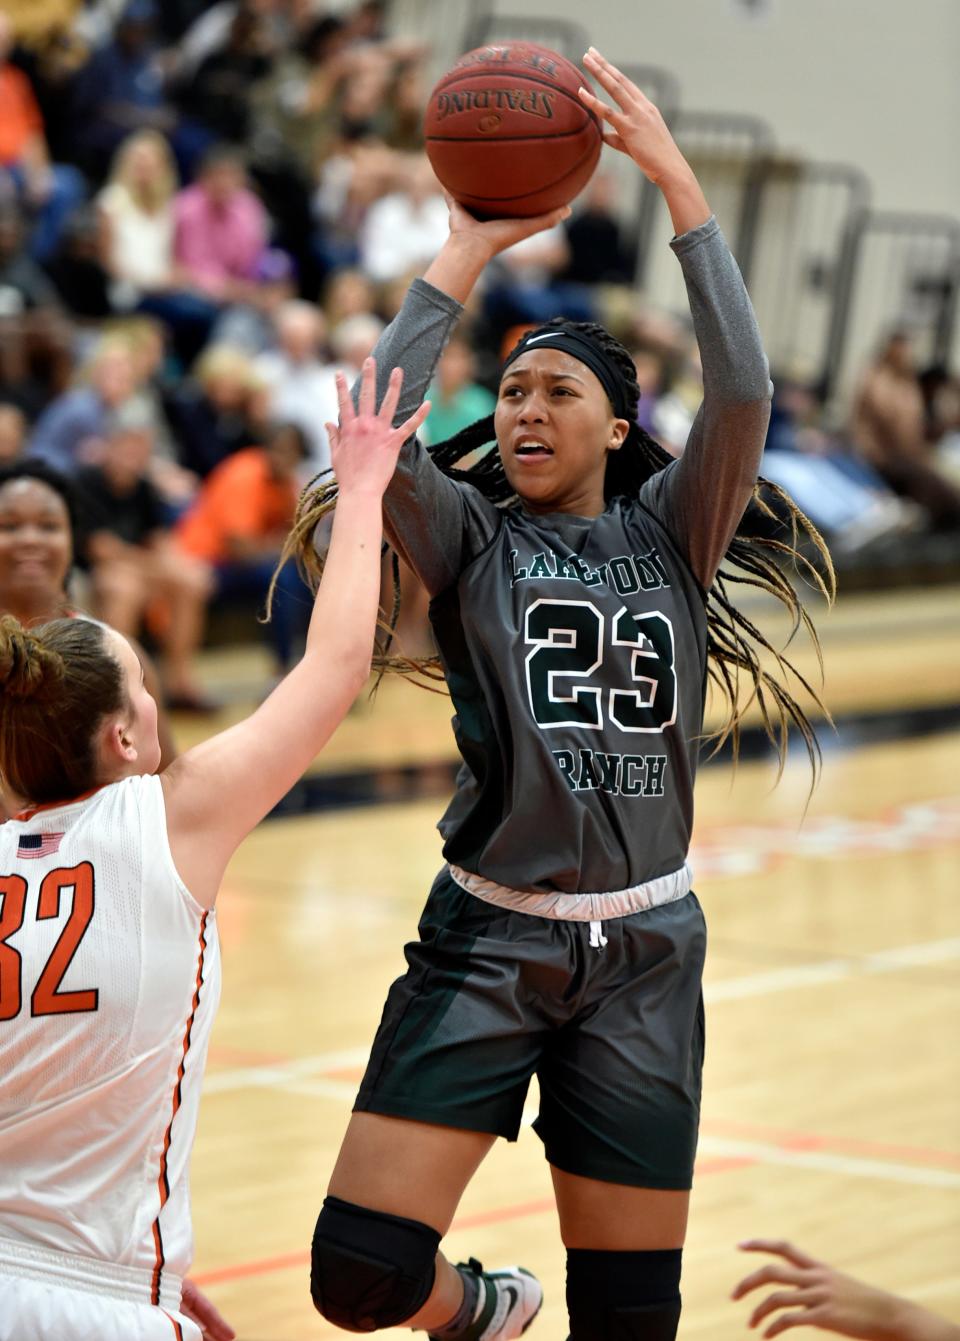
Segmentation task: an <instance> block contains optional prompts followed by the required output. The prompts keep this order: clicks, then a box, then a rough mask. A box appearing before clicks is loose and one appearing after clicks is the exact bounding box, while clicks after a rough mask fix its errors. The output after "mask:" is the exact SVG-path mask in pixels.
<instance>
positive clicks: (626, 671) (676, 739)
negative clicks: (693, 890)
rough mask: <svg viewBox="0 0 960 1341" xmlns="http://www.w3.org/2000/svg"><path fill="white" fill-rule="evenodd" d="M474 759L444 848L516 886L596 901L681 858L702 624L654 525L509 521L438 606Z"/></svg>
mask: <svg viewBox="0 0 960 1341" xmlns="http://www.w3.org/2000/svg"><path fill="white" fill-rule="evenodd" d="M430 611H431V620H432V623H433V628H434V633H435V636H436V639H437V642H438V645H439V648H440V651H441V656H442V658H443V662H444V667H445V670H446V674H447V682H448V685H449V687H450V692H451V696H452V698H453V702H454V706H455V708H456V714H457V715H456V717H455V718H454V730H455V732H456V736H457V742H458V745H459V747H460V751H461V753H462V755H463V758H464V762H465V769H464V770H463V774H462V776H461V778H460V785H459V787H458V789H457V794H456V796H455V797H454V799H453V801H452V802H451V804H450V807H449V808H448V810H447V812H446V814H445V816H444V817H443V820H442V821H441V824H440V831H441V833H442V834H443V836H444V839H445V840H446V841H445V846H444V856H445V857H446V858H447V859H448V860H449V861H451V862H453V863H455V864H457V865H459V866H463V867H465V868H466V869H467V870H470V871H475V872H477V873H478V874H481V875H483V876H485V877H486V878H487V879H489V880H494V881H497V882H498V883H500V884H504V885H508V886H511V887H513V888H515V889H536V890H561V891H564V892H570V893H586V892H590V893H595V892H606V891H609V890H618V889H624V888H627V887H628V886H631V885H636V884H640V883H643V882H644V881H647V880H650V879H653V878H654V877H656V876H659V875H665V874H667V873H669V872H672V871H676V870H678V869H679V868H680V867H682V866H683V863H684V860H685V858H686V855H687V848H688V846H689V841H690V830H691V825H692V818H693V778H694V772H695V769H696V759H697V751H698V737H699V735H700V731H701V726H702V719H703V692H704V683H705V667H706V618H705V613H704V606H703V599H702V596H701V595H700V593H699V590H698V588H697V584H696V582H695V581H694V579H693V577H692V575H691V573H690V571H689V569H688V567H687V565H686V563H685V562H684V560H683V559H682V558H681V557H680V555H679V553H678V552H677V550H676V548H675V547H674V544H673V542H672V541H671V539H670V537H669V535H668V534H667V532H666V531H665V530H664V528H663V527H662V526H661V525H660V523H659V522H658V521H657V520H656V519H655V518H654V517H653V516H652V515H651V514H650V513H649V512H647V511H646V510H645V508H644V507H643V506H642V505H640V504H636V503H631V502H629V501H628V500H625V499H616V500H614V501H613V502H612V503H611V504H610V506H608V508H607V509H606V511H605V512H604V513H603V514H602V515H601V516H599V517H597V518H595V519H593V520H591V519H588V518H581V517H571V516H564V515H553V516H549V517H534V516H530V515H528V514H527V513H525V512H523V511H521V510H520V509H519V508H514V509H510V510H509V511H507V512H505V513H503V514H502V520H501V524H500V526H499V527H498V528H497V530H496V532H495V534H494V536H493V538H492V540H491V541H490V543H489V545H488V546H487V548H486V549H485V550H483V551H482V553H480V555H479V556H478V557H476V558H475V559H474V560H473V561H472V562H471V563H469V564H468V565H467V567H466V568H465V569H464V571H463V572H462V574H461V575H460V578H459V580H458V581H457V582H456V583H455V584H454V585H453V586H451V587H450V588H449V589H448V590H447V591H445V592H443V593H441V594H440V595H439V596H437V597H436V598H435V599H434V600H433V602H432V603H431V607H430Z"/></svg>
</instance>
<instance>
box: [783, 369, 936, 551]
mask: <svg viewBox="0 0 960 1341" xmlns="http://www.w3.org/2000/svg"><path fill="white" fill-rule="evenodd" d="M773 381H774V388H775V389H774V397H773V405H772V407H771V415H770V426H769V428H768V431H767V441H766V445H765V447H764V453H763V464H762V467H761V470H762V474H763V475H764V476H765V478H767V479H769V480H772V481H773V482H774V484H779V485H780V486H781V488H783V489H786V490H787V492H788V493H789V494H790V495H791V496H792V497H793V498H794V499H795V500H796V501H797V503H798V505H799V506H800V507H801V508H803V509H804V510H805V511H806V513H807V516H808V517H809V518H810V519H811V521H813V522H814V524H815V525H816V526H817V527H818V528H819V529H820V530H821V531H823V532H824V534H825V535H826V536H827V539H828V540H829V542H830V545H831V548H832V549H833V551H834V553H835V554H841V553H844V552H845V553H852V552H854V551H856V550H859V549H861V548H863V547H864V546H865V545H867V544H869V543H871V542H873V541H875V540H878V539H881V538H883V537H885V536H888V535H891V534H894V533H897V532H900V531H905V530H908V529H910V526H911V524H912V523H913V520H914V519H913V517H912V514H911V510H910V509H909V507H908V506H907V505H905V504H904V503H902V502H901V500H900V499H899V498H897V496H896V495H895V494H893V493H892V492H891V491H890V490H889V489H888V488H887V486H886V484H885V483H884V481H883V480H882V479H881V478H880V476H879V475H877V474H876V473H875V472H874V471H873V470H871V469H870V467H869V466H867V465H866V463H865V462H860V461H857V460H855V459H852V458H851V457H849V455H848V454H847V453H845V452H844V451H843V450H842V447H841V445H840V444H839V443H838V442H836V441H835V440H834V439H833V438H832V437H831V436H830V435H828V434H827V433H825V432H824V431H823V429H822V428H821V427H820V424H819V419H820V411H819V406H818V405H817V403H816V400H815V397H814V396H813V394H812V392H811V391H810V390H809V388H807V387H805V386H804V385H802V384H801V383H799V382H797V381H795V380H791V379H789V378H785V377H777V376H775V377H774V379H773Z"/></svg>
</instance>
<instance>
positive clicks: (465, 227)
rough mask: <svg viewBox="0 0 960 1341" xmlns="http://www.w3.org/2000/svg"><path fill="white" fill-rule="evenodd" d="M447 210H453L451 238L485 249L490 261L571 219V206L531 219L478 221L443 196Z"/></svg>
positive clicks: (447, 197)
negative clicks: (529, 238) (525, 239)
mask: <svg viewBox="0 0 960 1341" xmlns="http://www.w3.org/2000/svg"><path fill="white" fill-rule="evenodd" d="M444 195H445V196H446V201H447V207H448V209H449V210H450V236H451V238H454V239H459V240H462V241H468V242H470V243H472V244H475V245H477V246H478V247H481V248H483V249H485V250H486V251H487V253H488V257H487V259H490V258H492V257H494V256H497V255H498V254H499V253H500V252H502V251H506V249H507V247H512V246H513V245H514V243H515V242H522V241H523V239H524V238H527V237H532V236H533V235H534V233H542V232H543V231H544V230H545V229H547V228H555V227H556V225H557V224H558V223H562V222H563V220H564V219H569V217H570V206H569V205H561V206H560V207H559V208H558V209H555V210H551V211H550V212H549V214H536V215H533V216H532V217H531V218H529V219H475V218H474V217H473V215H472V214H471V213H470V212H469V210H466V209H464V207H463V206H462V205H461V204H459V203H458V202H457V201H456V200H454V198H453V196H451V195H450V194H449V193H447V192H444Z"/></svg>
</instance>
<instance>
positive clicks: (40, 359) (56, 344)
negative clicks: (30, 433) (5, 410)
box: [0, 203, 71, 413]
mask: <svg viewBox="0 0 960 1341" xmlns="http://www.w3.org/2000/svg"><path fill="white" fill-rule="evenodd" d="M70 359H71V355H70V348H69V332H68V329H67V327H66V324H65V322H64V320H63V316H62V313H61V310H60V303H59V300H58V297H57V292H56V289H55V288H54V287H53V285H52V284H51V283H50V280H49V279H48V277H47V276H46V274H45V273H44V272H43V270H41V269H40V267H39V265H38V264H37V262H36V261H34V260H33V259H32V258H31V257H30V256H29V255H27V253H26V251H25V249H24V239H23V227H22V220H21V216H20V212H19V210H18V208H17V207H16V206H15V205H13V204H9V203H8V204H6V205H0V393H2V394H3V395H4V396H5V397H6V398H8V399H11V400H15V401H17V403H18V404H19V405H21V407H22V408H24V409H27V410H29V411H30V412H31V413H33V412H35V411H37V410H39V409H40V408H41V407H42V405H43V404H44V403H45V401H46V400H47V399H49V396H50V393H51V391H59V390H60V389H61V388H62V387H63V385H64V384H65V382H66V380H67V378H68V377H69V368H70Z"/></svg>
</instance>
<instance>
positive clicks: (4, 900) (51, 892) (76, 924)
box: [0, 861, 99, 1021]
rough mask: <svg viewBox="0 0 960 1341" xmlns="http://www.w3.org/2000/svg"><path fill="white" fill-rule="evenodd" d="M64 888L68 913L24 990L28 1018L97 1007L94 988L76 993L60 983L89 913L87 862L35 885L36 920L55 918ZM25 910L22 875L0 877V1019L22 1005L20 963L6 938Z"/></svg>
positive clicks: (90, 869) (53, 873)
mask: <svg viewBox="0 0 960 1341" xmlns="http://www.w3.org/2000/svg"><path fill="white" fill-rule="evenodd" d="M68 891H69V892H71V893H72V903H71V906H70V914H69V916H68V918H67V920H66V923H65V924H64V927H63V930H62V931H61V933H60V935H59V937H58V938H57V943H56V945H55V946H54V947H53V950H52V951H51V952H50V955H49V958H48V959H47V962H46V964H45V965H44V967H43V971H42V972H41V974H40V977H39V978H38V979H37V983H36V986H35V987H34V989H33V992H32V993H31V994H30V1014H31V1015H32V1016H34V1017H36V1016H38V1015H76V1014H78V1013H80V1012H84V1011H90V1010H96V1009H97V1003H98V996H99V993H98V991H97V989H96V988H95V987H93V988H87V989H86V990H84V991H78V992H65V991H62V990H61V987H60V984H61V983H62V981H63V976H64V974H65V973H66V971H67V969H68V968H69V967H70V963H71V960H72V959H73V957H74V955H75V954H76V952H77V948H78V946H79V945H80V942H81V940H82V939H83V934H84V932H85V931H86V929H87V927H88V926H89V925H90V919H91V918H92V917H93V907H94V878H93V867H92V866H91V865H90V863H89V862H88V861H82V862H81V863H80V864H79V866H71V867H60V868H59V869H58V870H55V871H48V872H47V874H46V875H45V876H44V878H43V882H42V884H41V885H40V894H39V897H38V899H37V908H36V919H37V921H45V920H46V919H47V918H55V917H59V916H60V915H61V901H62V899H63V895H64V894H65V893H67V892H68ZM26 911H27V882H26V880H24V878H23V876H22V875H4V876H0V1021H3V1020H12V1019H14V1018H15V1017H16V1016H17V1015H19V1014H20V1011H21V1008H22V1006H23V986H22V982H21V978H22V971H23V962H22V959H21V956H20V953H19V951H18V950H15V949H14V947H13V946H12V945H9V944H7V942H8V941H9V939H10V938H11V937H12V936H13V935H14V934H15V933H16V932H18V931H19V930H20V928H21V927H22V926H23V921H24V917H25V915H26Z"/></svg>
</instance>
